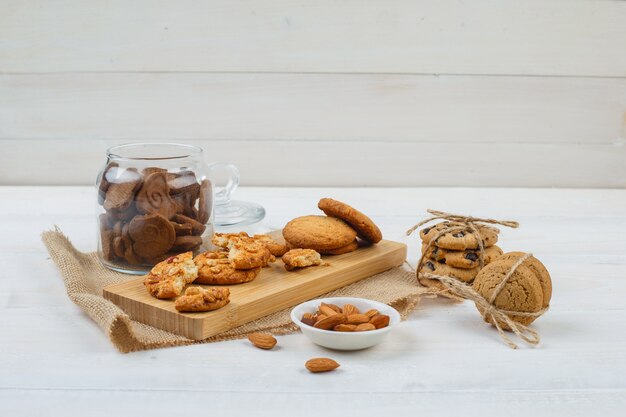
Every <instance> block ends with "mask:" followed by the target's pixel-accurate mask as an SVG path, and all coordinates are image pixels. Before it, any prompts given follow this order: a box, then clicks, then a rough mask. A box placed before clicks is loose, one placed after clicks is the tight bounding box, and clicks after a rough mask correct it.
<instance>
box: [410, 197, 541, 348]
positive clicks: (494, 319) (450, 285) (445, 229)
mask: <svg viewBox="0 0 626 417" xmlns="http://www.w3.org/2000/svg"><path fill="white" fill-rule="evenodd" d="M428 212H429V213H430V214H432V215H433V216H432V217H429V218H428V219H426V220H423V221H421V222H419V223H417V224H416V225H415V226H413V227H412V228H410V229H409V230H407V232H406V234H407V236H409V235H410V234H411V233H413V232H414V231H415V230H417V229H418V228H419V227H420V226H423V225H424V224H426V223H429V222H431V221H433V220H438V219H445V220H447V221H448V222H449V223H448V224H443V225H442V226H441V230H440V231H439V232H438V233H437V234H436V235H435V236H434V237H433V238H432V239H430V241H429V242H428V246H427V247H426V250H424V251H423V255H422V256H421V257H420V260H419V263H418V264H417V269H416V274H417V276H418V277H423V278H427V279H434V280H437V281H439V282H441V283H442V284H443V285H444V286H445V287H446V288H447V291H449V292H451V293H452V294H454V295H457V296H459V297H462V298H465V299H468V300H470V301H473V302H474V303H475V304H476V306H477V308H478V311H480V313H481V315H482V316H483V318H484V319H485V320H487V321H490V322H491V323H493V325H494V326H495V327H496V329H497V330H498V333H499V334H500V337H501V338H502V340H504V342H505V343H506V344H507V346H509V347H510V348H512V349H517V345H516V344H515V343H514V342H513V341H512V340H511V339H510V338H509V337H508V336H507V335H506V333H505V332H504V330H503V329H502V326H501V324H500V323H505V324H506V325H507V326H508V327H509V328H510V329H511V331H512V332H513V333H515V335H517V337H519V338H520V339H521V340H522V341H523V342H525V343H527V344H529V345H531V346H536V345H538V344H539V341H540V337H539V333H537V332H536V331H535V330H533V329H531V328H529V327H528V326H525V325H523V324H521V323H518V322H516V321H514V320H513V319H511V315H515V316H518V317H539V316H540V315H542V314H543V313H545V312H546V311H547V310H548V308H549V307H545V308H542V309H541V310H539V311H535V312H523V311H522V312H520V311H509V310H504V309H500V308H498V307H496V306H495V304H494V303H495V300H496V298H497V297H498V295H499V294H500V292H501V291H502V290H503V288H504V287H505V285H506V283H507V282H508V280H509V279H510V278H511V277H512V276H513V273H515V271H516V270H517V268H518V267H519V266H520V265H522V264H523V263H524V262H525V261H526V260H527V259H529V258H530V257H531V256H533V255H532V254H531V253H527V254H526V255H524V256H522V257H521V258H519V259H518V260H517V261H516V262H515V263H514V264H513V265H512V266H511V269H510V270H509V271H508V272H507V273H506V275H505V276H504V277H503V278H502V281H500V283H499V284H498V285H497V286H496V288H495V289H494V291H493V293H492V294H491V296H490V297H489V300H487V299H485V298H484V297H483V296H482V295H481V294H479V293H478V292H477V291H476V290H474V288H472V286H470V285H467V284H465V283H463V282H461V281H459V280H458V279H456V278H453V277H450V276H443V275H437V274H432V273H428V272H420V270H421V268H422V264H423V263H424V259H425V258H426V256H425V254H426V253H428V251H429V250H430V248H431V247H432V246H433V245H434V244H435V241H436V240H437V239H439V238H440V237H441V236H443V235H445V234H447V233H453V234H454V233H457V232H460V231H465V232H471V233H472V234H473V235H474V236H475V237H476V240H477V242H478V248H479V261H480V268H481V269H482V268H483V266H484V258H485V253H484V252H485V247H484V244H483V239H482V236H481V234H480V231H479V226H480V227H482V228H489V229H492V230H494V231H496V232H499V229H497V228H495V227H491V226H487V224H498V225H502V226H506V227H511V228H517V227H519V223H518V222H516V221H512V220H495V219H483V218H480V217H472V216H461V215H457V214H451V213H446V212H443V211H437V210H430V209H429V210H428Z"/></svg>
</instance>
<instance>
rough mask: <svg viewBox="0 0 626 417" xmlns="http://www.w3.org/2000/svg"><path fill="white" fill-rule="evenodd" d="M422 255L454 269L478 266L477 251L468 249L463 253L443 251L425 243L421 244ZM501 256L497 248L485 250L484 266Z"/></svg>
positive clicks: (500, 250) (491, 247)
mask: <svg viewBox="0 0 626 417" xmlns="http://www.w3.org/2000/svg"><path fill="white" fill-rule="evenodd" d="M422 254H423V255H424V256H425V257H427V258H430V259H432V260H435V261H437V262H439V263H443V264H446V265H450V266H453V267H455V268H464V269H471V268H476V267H478V266H480V256H479V250H478V249H468V250H464V251H454V250H449V249H443V248H440V247H437V246H434V245H433V246H431V247H430V248H428V244H427V243H423V244H422ZM500 255H502V249H500V248H499V247H498V246H495V245H494V246H490V247H488V248H485V258H484V261H485V263H484V264H485V265H488V264H489V263H490V262H492V261H493V260H495V259H496V258H497V257H498V256H500Z"/></svg>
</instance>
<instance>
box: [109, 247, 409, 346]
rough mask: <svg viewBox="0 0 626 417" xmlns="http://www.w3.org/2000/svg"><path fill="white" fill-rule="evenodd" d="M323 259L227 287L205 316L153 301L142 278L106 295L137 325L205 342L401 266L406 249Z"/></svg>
mask: <svg viewBox="0 0 626 417" xmlns="http://www.w3.org/2000/svg"><path fill="white" fill-rule="evenodd" d="M323 259H324V261H325V262H327V263H329V265H328V266H320V267H317V268H304V269H302V270H298V271H291V272H288V271H286V270H285V269H284V268H283V264H282V261H278V262H276V263H274V264H271V265H269V266H268V267H267V268H264V269H263V271H261V274H259V276H258V277H257V278H256V279H255V280H254V281H252V282H249V283H246V284H243V285H230V286H228V288H229V289H230V299H231V302H230V303H229V304H228V305H226V306H225V307H222V308H220V309H219V310H215V311H209V312H206V313H183V314H181V313H179V312H178V311H176V309H175V308H174V303H173V301H172V300H158V299H156V298H154V297H152V296H151V295H150V294H149V293H148V292H147V291H146V288H145V287H144V285H143V277H138V278H133V279H131V280H128V281H125V282H122V283H119V284H113V285H110V286H108V287H106V288H104V290H103V295H104V298H106V299H108V300H111V301H112V302H113V303H115V304H117V305H118V306H119V307H120V308H121V309H122V310H124V311H125V312H126V313H127V314H128V315H129V316H130V317H131V318H133V319H135V320H137V321H140V322H142V323H145V324H149V325H151V326H155V327H158V328H160V329H163V330H167V331H169V332H173V333H176V334H180V335H183V336H186V337H188V338H191V339H195V340H202V339H206V338H207V337H211V336H214V335H216V334H218V333H222V332H224V331H227V330H231V329H233V328H235V327H238V326H241V325H242V324H245V323H248V322H250V321H252V320H256V319H258V318H260V317H264V316H267V315H268V314H271V313H274V312H276V311H279V310H282V309H284V308H287V307H291V306H294V305H296V304H299V303H301V302H303V301H306V300H310V299H312V298H315V297H317V296H319V295H321V294H325V293H327V292H329V291H332V290H334V289H337V288H341V287H345V286H346V285H349V284H352V283H353V282H356V281H359V280H361V279H363V278H367V277H370V276H372V275H376V274H377V273H379V272H383V271H386V270H387V269H390V268H393V267H394V266H398V265H402V263H403V262H404V260H405V259H406V245H404V244H402V243H398V242H392V241H388V240H383V241H381V242H380V243H378V244H376V245H373V246H370V247H366V248H359V249H357V250H356V251H354V252H350V253H346V254H343V255H338V256H329V257H328V256H325V257H323Z"/></svg>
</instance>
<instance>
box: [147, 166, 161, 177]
mask: <svg viewBox="0 0 626 417" xmlns="http://www.w3.org/2000/svg"><path fill="white" fill-rule="evenodd" d="M155 172H162V173H164V174H167V169H165V168H159V167H146V168H144V169H142V170H141V173H142V174H143V176H144V177H147V176H148V175H151V174H154V173H155Z"/></svg>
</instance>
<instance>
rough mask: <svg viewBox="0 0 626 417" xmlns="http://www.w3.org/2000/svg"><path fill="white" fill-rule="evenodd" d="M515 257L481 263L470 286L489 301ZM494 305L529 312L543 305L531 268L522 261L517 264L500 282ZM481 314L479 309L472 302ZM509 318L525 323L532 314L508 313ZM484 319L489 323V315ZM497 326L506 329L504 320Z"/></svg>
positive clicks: (537, 281) (541, 293)
mask: <svg viewBox="0 0 626 417" xmlns="http://www.w3.org/2000/svg"><path fill="white" fill-rule="evenodd" d="M516 261H517V259H497V260H495V261H493V262H492V263H490V264H489V265H487V266H486V267H484V268H483V269H482V270H481V271H480V273H478V275H477V276H476V279H475V280H474V284H473V287H474V290H476V291H477V292H478V293H479V294H480V295H482V296H483V297H484V298H485V300H487V301H489V300H490V298H491V296H492V294H493V293H494V291H495V289H496V287H497V286H498V285H499V284H500V282H502V280H503V278H504V277H505V276H506V274H507V273H508V272H509V270H510V269H511V267H512V266H513V264H515V262H516ZM494 305H495V306H496V307H497V308H498V309H501V310H505V311H519V312H526V313H533V312H537V311H539V310H541V309H542V308H543V306H544V302H543V290H542V289H541V283H540V282H539V279H538V278H537V276H536V275H535V273H534V272H532V271H531V270H530V268H527V267H526V266H525V265H520V266H518V267H517V269H516V270H515V271H514V272H513V274H512V275H511V278H509V280H508V281H507V282H506V284H504V287H503V289H502V291H500V293H499V294H498V295H497V296H496V299H495V300H494ZM476 307H477V308H478V310H479V311H480V313H481V314H483V311H482V309H481V308H480V307H478V305H477V306H476ZM509 317H510V318H511V320H513V321H515V322H518V323H521V324H524V325H529V324H530V323H532V322H533V321H534V320H535V318H536V317H532V316H519V315H515V314H509ZM485 321H487V322H488V323H491V324H493V323H492V317H491V315H489V314H488V315H487V316H486V317H485ZM499 325H500V327H502V328H503V329H505V330H509V326H508V325H507V324H506V323H504V322H499Z"/></svg>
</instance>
